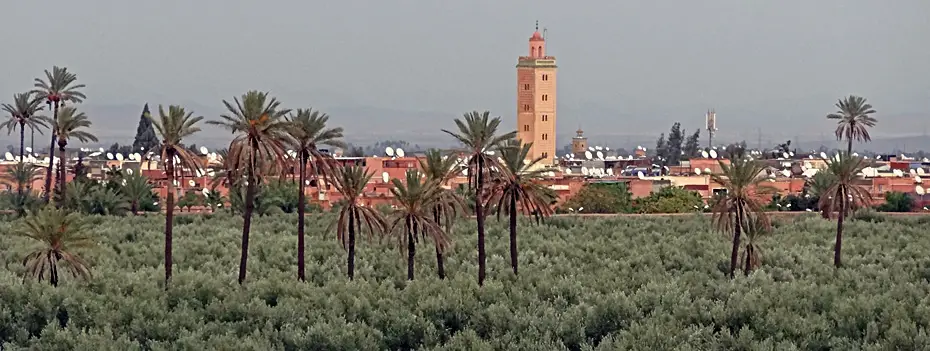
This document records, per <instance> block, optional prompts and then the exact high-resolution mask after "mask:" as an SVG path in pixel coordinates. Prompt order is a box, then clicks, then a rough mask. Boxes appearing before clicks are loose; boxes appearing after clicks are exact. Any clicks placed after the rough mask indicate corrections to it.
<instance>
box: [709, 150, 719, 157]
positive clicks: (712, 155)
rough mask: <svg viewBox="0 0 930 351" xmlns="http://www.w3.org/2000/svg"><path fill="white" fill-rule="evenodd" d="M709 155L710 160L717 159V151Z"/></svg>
mask: <svg viewBox="0 0 930 351" xmlns="http://www.w3.org/2000/svg"><path fill="white" fill-rule="evenodd" d="M708 154H709V155H710V158H717V150H710V152H708Z"/></svg>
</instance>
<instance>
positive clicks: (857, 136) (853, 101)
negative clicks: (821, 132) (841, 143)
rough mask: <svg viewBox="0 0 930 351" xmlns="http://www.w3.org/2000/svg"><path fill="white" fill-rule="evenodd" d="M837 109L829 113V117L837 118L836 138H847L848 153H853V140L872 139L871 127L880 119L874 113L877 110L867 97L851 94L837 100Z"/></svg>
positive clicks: (863, 140) (867, 140)
mask: <svg viewBox="0 0 930 351" xmlns="http://www.w3.org/2000/svg"><path fill="white" fill-rule="evenodd" d="M835 106H836V109H837V111H836V112H834V113H831V114H829V115H827V119H835V120H837V122H836V123H837V126H836V131H835V134H836V140H843V139H846V141H847V142H848V146H847V147H846V153H848V154H852V144H853V140H855V141H860V142H869V141H872V137H871V136H870V135H869V128H872V127H874V126H875V124H876V123H878V120H877V119H875V117H872V115H873V114H874V113H875V110H874V109H872V105H870V104H869V103H868V102H867V101H866V99H865V98H863V97H859V96H855V95H850V96H848V97H846V98H844V99H839V100H838V101H837V102H836V105H835Z"/></svg>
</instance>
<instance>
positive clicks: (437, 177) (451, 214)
mask: <svg viewBox="0 0 930 351" xmlns="http://www.w3.org/2000/svg"><path fill="white" fill-rule="evenodd" d="M419 163H420V169H422V170H423V174H425V175H426V179H429V180H431V181H433V182H436V183H437V184H439V185H440V191H439V192H438V193H437V194H436V198H435V199H434V201H433V206H432V209H430V211H431V212H432V215H433V221H434V222H436V223H437V224H439V225H441V226H442V227H443V230H445V231H446V232H447V233H448V232H449V231H450V230H452V225H453V224H455V219H456V218H457V217H458V216H459V215H461V214H462V212H464V211H465V200H464V199H463V198H462V197H461V196H459V194H458V193H456V192H455V191H453V190H452V189H446V188H444V187H443V185H445V184H447V183H448V182H449V181H450V180H452V178H455V177H456V176H457V175H458V173H459V171H458V169H457V168H458V160H457V159H455V158H454V157H449V156H443V155H442V152H440V151H439V150H436V149H430V150H427V151H426V154H425V156H424V157H423V158H421V159H419ZM443 263H444V262H443V250H441V249H440V248H439V247H436V271H437V274H438V275H439V279H445V278H446V271H445V267H444V264H443Z"/></svg>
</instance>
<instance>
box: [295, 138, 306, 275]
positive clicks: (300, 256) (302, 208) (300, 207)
mask: <svg viewBox="0 0 930 351" xmlns="http://www.w3.org/2000/svg"><path fill="white" fill-rule="evenodd" d="M304 151H305V150H301V151H300V172H299V173H300V180H299V183H298V184H297V280H299V281H306V279H307V278H306V275H305V273H304V266H305V262H304V215H305V212H306V207H307V206H306V202H307V199H306V195H305V194H304V182H305V181H306V178H307V157H306V156H305V155H306V153H305V152H304Z"/></svg>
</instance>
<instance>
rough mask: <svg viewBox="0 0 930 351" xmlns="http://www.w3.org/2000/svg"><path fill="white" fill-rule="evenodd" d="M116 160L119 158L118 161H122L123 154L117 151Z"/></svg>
mask: <svg viewBox="0 0 930 351" xmlns="http://www.w3.org/2000/svg"><path fill="white" fill-rule="evenodd" d="M116 160H117V161H122V160H123V154H121V153H118V152H117V153H116Z"/></svg>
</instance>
